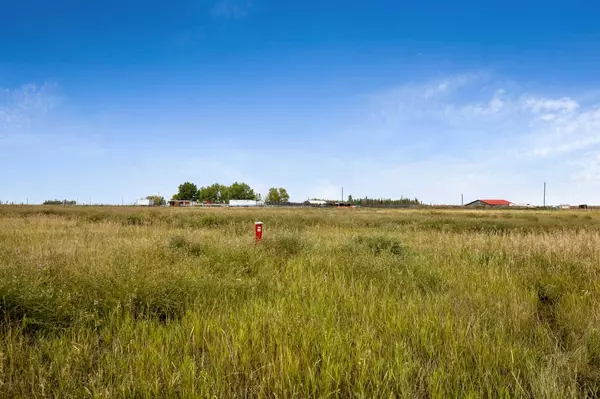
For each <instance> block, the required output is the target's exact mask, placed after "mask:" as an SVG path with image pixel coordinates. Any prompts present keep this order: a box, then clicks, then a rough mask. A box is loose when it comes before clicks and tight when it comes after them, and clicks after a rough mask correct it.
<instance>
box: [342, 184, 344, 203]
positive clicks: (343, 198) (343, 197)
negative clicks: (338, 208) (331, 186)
mask: <svg viewBox="0 0 600 399" xmlns="http://www.w3.org/2000/svg"><path fill="white" fill-rule="evenodd" d="M342 202H344V187H342Z"/></svg>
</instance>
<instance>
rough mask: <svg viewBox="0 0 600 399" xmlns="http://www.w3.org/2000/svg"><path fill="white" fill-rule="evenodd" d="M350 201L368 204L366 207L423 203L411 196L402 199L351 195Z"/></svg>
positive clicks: (354, 203)
mask: <svg viewBox="0 0 600 399" xmlns="http://www.w3.org/2000/svg"><path fill="white" fill-rule="evenodd" d="M348 203H350V204H353V205H358V206H366V207H394V206H414V205H423V204H422V203H421V201H419V199H417V198H415V199H411V198H401V199H391V198H369V197H365V198H352V196H351V195H349V196H348Z"/></svg>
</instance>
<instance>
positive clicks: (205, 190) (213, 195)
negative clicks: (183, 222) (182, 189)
mask: <svg viewBox="0 0 600 399" xmlns="http://www.w3.org/2000/svg"><path fill="white" fill-rule="evenodd" d="M227 192H228V187H227V186H224V185H222V184H219V183H215V184H212V185H210V186H206V187H200V190H198V201H202V202H204V201H210V202H213V203H216V204H219V203H225V202H226V197H227Z"/></svg>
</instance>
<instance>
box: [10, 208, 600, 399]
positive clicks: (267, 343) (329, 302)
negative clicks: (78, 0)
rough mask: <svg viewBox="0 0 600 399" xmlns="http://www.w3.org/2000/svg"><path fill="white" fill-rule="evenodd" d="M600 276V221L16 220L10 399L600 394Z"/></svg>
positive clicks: (134, 213) (134, 214)
mask: <svg viewBox="0 0 600 399" xmlns="http://www.w3.org/2000/svg"><path fill="white" fill-rule="evenodd" d="M256 220H262V221H263V222H264V223H265V225H264V226H265V239H264V242H263V244H262V245H258V246H256V245H254V242H253V223H254V221H256ZM599 274H600V213H595V212H586V211H553V212H551V211H547V212H543V211H457V210H453V211H450V210H449V211H439V210H437V211H434V210H410V211H408V210H407V211H397V210H394V211H384V210H379V211H375V210H367V209H331V210H326V209H297V210H283V209H254V210H243V209H225V210H223V209H143V210H140V209H133V208H92V207H90V208H85V207H77V208H60V207H56V208H52V207H10V206H0V334H1V338H0V396H2V397H28V398H29V397H45V396H48V397H60V398H67V397H78V398H79V397H90V396H91V397H140V398H141V397H219V398H230V397H279V398H291V397H299V398H306V397H363V398H367V397H407V398H414V397H417V398H418V397H422V398H426V397H427V398H430V397H431V398H448V397H473V398H479V397H494V398H496V397H532V398H552V397H555V398H568V397H585V396H588V397H595V396H598V395H600V331H599V330H598V329H599V328H600V306H599V304H600V302H599V295H600V280H599V279H598V277H599Z"/></svg>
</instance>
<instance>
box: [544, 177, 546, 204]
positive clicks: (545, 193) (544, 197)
mask: <svg viewBox="0 0 600 399" xmlns="http://www.w3.org/2000/svg"><path fill="white" fill-rule="evenodd" d="M545 207H546V182H544V208H545Z"/></svg>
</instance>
